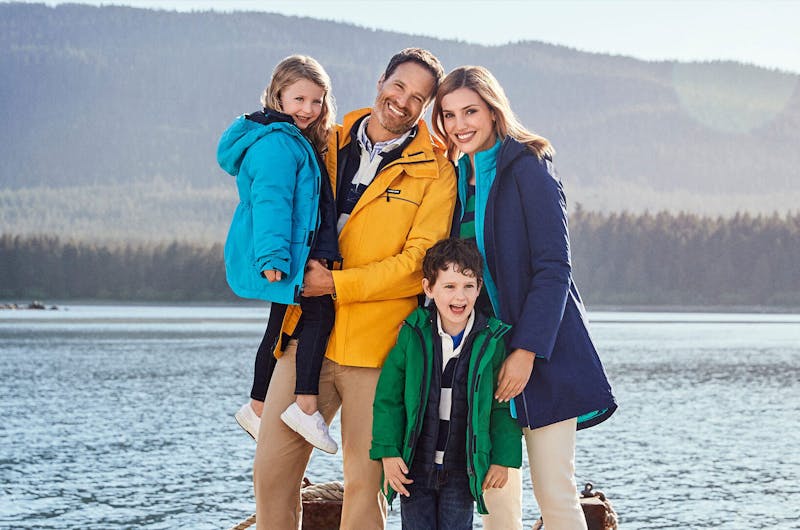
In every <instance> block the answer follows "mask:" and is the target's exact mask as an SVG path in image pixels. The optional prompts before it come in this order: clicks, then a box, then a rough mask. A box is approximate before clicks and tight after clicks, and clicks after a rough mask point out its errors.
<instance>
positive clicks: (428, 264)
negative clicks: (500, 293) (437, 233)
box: [422, 237, 483, 285]
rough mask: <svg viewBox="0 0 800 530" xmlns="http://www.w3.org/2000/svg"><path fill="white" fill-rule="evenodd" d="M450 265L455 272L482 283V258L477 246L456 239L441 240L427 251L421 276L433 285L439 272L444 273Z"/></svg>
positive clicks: (471, 242)
mask: <svg viewBox="0 0 800 530" xmlns="http://www.w3.org/2000/svg"><path fill="white" fill-rule="evenodd" d="M451 263H452V264H453V270H455V271H456V272H460V273H461V274H464V275H466V276H473V277H475V278H476V279H477V280H478V282H483V258H482V257H481V253H480V251H479V250H478V246H477V245H476V244H475V242H474V241H472V240H467V239H458V238H456V237H451V238H448V239H442V240H441V241H439V242H438V243H436V244H435V245H433V246H432V247H431V248H429V249H428V252H426V253H425V257H424V258H423V259H422V276H423V277H424V278H425V279H426V280H428V283H429V284H430V285H433V284H435V283H436V277H437V276H438V275H439V271H446V270H447V268H448V266H449V265H450V264H451Z"/></svg>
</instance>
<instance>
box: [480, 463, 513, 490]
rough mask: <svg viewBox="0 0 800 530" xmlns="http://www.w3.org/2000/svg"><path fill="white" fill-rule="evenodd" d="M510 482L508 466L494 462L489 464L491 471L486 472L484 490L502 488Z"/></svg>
mask: <svg viewBox="0 0 800 530" xmlns="http://www.w3.org/2000/svg"><path fill="white" fill-rule="evenodd" d="M506 482H508V468H507V467H506V466H498V465H497V464H492V465H490V466H489V471H487V472H486V477H485V478H484V479H483V486H481V488H483V491H486V490H489V489H492V488H502V487H503V486H505V485H506Z"/></svg>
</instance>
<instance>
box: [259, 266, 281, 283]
mask: <svg viewBox="0 0 800 530" xmlns="http://www.w3.org/2000/svg"><path fill="white" fill-rule="evenodd" d="M261 274H262V275H263V276H264V278H266V279H267V281H268V282H270V283H273V282H279V281H281V278H283V273H282V272H281V271H279V270H277V269H275V270H269V271H263V272H262V273H261Z"/></svg>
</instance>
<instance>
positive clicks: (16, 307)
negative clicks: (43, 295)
mask: <svg viewBox="0 0 800 530" xmlns="http://www.w3.org/2000/svg"><path fill="white" fill-rule="evenodd" d="M0 309H11V310H23V309H38V310H44V309H47V310H50V311H55V310H57V309H58V306H55V305H51V306H50V307H47V306H46V305H45V304H43V303H42V302H40V301H39V300H34V301H33V302H31V303H30V304H28V305H19V304H0Z"/></svg>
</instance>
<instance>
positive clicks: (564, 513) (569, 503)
mask: <svg viewBox="0 0 800 530" xmlns="http://www.w3.org/2000/svg"><path fill="white" fill-rule="evenodd" d="M576 425H577V419H576V418H572V419H569V420H564V421H561V422H558V423H554V424H552V425H548V426H546V427H540V428H538V429H533V430H531V429H523V433H524V435H525V444H526V445H527V448H528V461H529V462H530V466H531V479H532V481H533V493H534V495H535V496H536V502H537V503H538V504H539V510H540V511H541V513H542V520H543V521H544V527H545V528H547V530H580V529H584V530H585V529H586V518H585V517H584V515H583V510H582V509H581V506H580V501H579V500H578V490H577V489H576V487H575V427H576Z"/></svg>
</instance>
